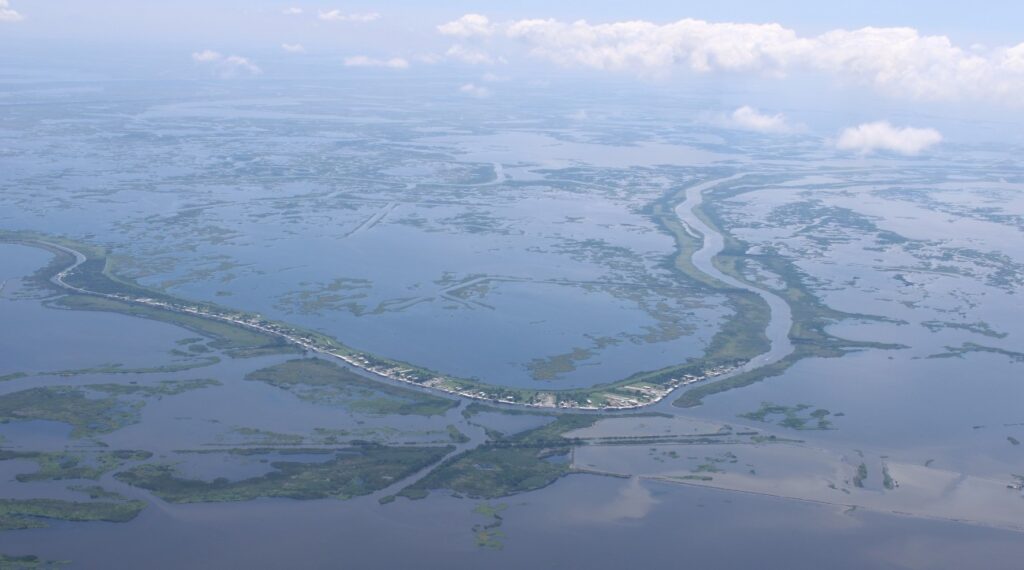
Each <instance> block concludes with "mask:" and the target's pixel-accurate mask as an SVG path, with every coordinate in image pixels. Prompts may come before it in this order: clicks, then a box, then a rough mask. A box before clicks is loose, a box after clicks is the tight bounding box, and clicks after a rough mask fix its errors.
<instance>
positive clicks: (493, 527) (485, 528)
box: [473, 503, 508, 550]
mask: <svg viewBox="0 0 1024 570" xmlns="http://www.w3.org/2000/svg"><path fill="white" fill-rule="evenodd" d="M507 508H508V505H506V504H505V503H498V504H490V503H480V504H479V505H477V506H476V508H475V509H473V512H474V513H476V514H478V515H480V516H482V517H486V518H488V519H490V521H489V522H487V523H478V524H475V525H473V535H474V536H475V537H476V545H477V546H478V547H480V548H491V549H494V550H501V549H502V548H504V547H505V544H504V543H503V542H502V539H503V538H505V533H504V532H502V531H501V530H498V529H499V528H500V527H501V525H502V523H503V522H504V519H503V518H502V517H501V513H502V512H503V511H504V510H505V509H507Z"/></svg>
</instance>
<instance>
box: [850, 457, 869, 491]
mask: <svg viewBox="0 0 1024 570" xmlns="http://www.w3.org/2000/svg"><path fill="white" fill-rule="evenodd" d="M867 478H868V465H867V463H864V462H863V461H862V462H861V464H860V465H858V466H857V473H856V474H854V476H853V485H854V486H855V487H861V488H863V487H864V481H866V480H867Z"/></svg>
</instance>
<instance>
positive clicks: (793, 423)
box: [738, 402, 838, 430]
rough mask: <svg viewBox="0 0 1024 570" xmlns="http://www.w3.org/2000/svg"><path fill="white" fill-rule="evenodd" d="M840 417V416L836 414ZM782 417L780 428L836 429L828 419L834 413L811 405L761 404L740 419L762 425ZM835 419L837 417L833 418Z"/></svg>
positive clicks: (741, 415)
mask: <svg viewBox="0 0 1024 570" xmlns="http://www.w3.org/2000/svg"><path fill="white" fill-rule="evenodd" d="M836 415H838V414H836ZM776 416H781V419H779V420H778V421H777V422H776V423H777V424H778V425H779V426H782V427H785V428H790V429H796V430H828V429H834V428H833V427H832V422H831V421H830V420H828V419H827V418H828V417H829V416H833V414H832V412H830V411H828V410H826V409H824V408H817V409H815V408H814V407H813V406H811V405H809V404H797V405H795V406H783V405H781V404H773V403H772V402H761V407H760V408H758V409H757V410H755V411H753V412H747V413H745V414H740V415H739V416H738V417H740V418H744V419H748V420H754V421H756V422H762V423H772V419H771V418H772V417H776ZM833 417H835V416H833Z"/></svg>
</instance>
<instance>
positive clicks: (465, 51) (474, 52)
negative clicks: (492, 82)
mask: <svg viewBox="0 0 1024 570" xmlns="http://www.w3.org/2000/svg"><path fill="white" fill-rule="evenodd" d="M444 55H445V56H446V57H448V58H451V59H457V60H459V61H462V62H464V63H468V64H470V65H481V64H483V65H491V64H492V63H494V59H492V58H491V56H490V55H489V54H488V53H487V52H485V51H482V50H478V49H475V48H468V47H466V46H464V45H462V44H455V45H453V46H452V47H450V48H448V51H446V52H445V54H444Z"/></svg>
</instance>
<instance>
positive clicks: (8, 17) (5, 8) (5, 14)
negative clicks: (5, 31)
mask: <svg viewBox="0 0 1024 570" xmlns="http://www.w3.org/2000/svg"><path fill="white" fill-rule="evenodd" d="M24 19H25V17H24V16H22V15H21V14H19V13H18V11H17V10H15V9H14V8H11V3H10V2H8V0H0V22H20V21H22V20H24Z"/></svg>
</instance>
